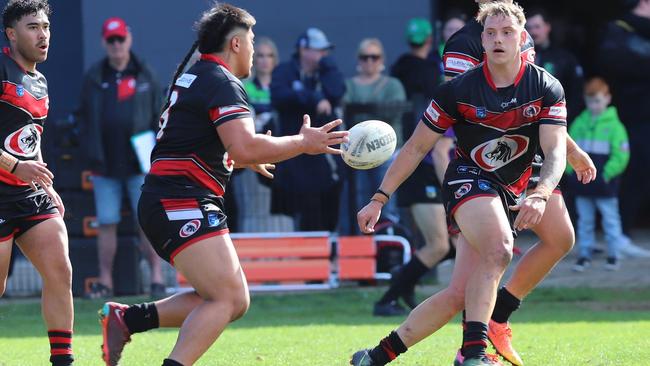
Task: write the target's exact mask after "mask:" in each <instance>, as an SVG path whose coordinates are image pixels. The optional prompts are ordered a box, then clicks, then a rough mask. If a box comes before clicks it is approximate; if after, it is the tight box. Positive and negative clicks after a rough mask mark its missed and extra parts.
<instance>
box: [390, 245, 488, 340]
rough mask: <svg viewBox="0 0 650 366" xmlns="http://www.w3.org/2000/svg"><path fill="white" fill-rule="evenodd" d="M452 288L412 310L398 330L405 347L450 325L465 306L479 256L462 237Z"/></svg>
mask: <svg viewBox="0 0 650 366" xmlns="http://www.w3.org/2000/svg"><path fill="white" fill-rule="evenodd" d="M456 250H457V251H456V262H455V264H454V272H453V274H452V276H451V281H450V282H449V286H448V287H447V288H445V289H444V290H442V291H440V292H438V293H436V294H435V295H433V296H431V297H429V298H428V299H426V300H425V301H423V302H422V303H421V304H420V305H418V307H416V308H415V309H413V311H411V313H410V314H409V316H408V318H407V319H406V320H405V321H404V323H402V325H400V327H399V328H398V329H397V334H399V336H400V339H401V340H402V342H404V345H406V346H407V347H411V346H413V345H414V344H416V343H418V342H420V341H421V340H423V339H424V338H426V337H428V336H429V335H431V334H433V333H435V332H436V331H437V330H438V329H440V328H441V327H442V326H443V325H445V324H447V323H448V322H449V321H450V320H451V319H452V318H453V317H454V316H455V315H456V314H458V312H459V311H461V310H463V307H464V306H465V286H466V284H467V279H468V278H469V276H470V275H471V273H472V270H473V268H474V267H475V266H476V264H477V263H478V261H479V256H478V252H477V251H476V250H474V249H473V248H472V247H471V246H470V245H469V244H468V243H467V241H466V240H465V238H463V236H462V235H460V237H459V240H458V242H457V248H456Z"/></svg>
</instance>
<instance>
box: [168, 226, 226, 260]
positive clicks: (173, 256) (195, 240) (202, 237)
mask: <svg viewBox="0 0 650 366" xmlns="http://www.w3.org/2000/svg"><path fill="white" fill-rule="evenodd" d="M229 232H230V230H228V228H225V229H221V230H217V231H213V232H211V233H206V234H203V235H201V236H197V237H196V238H194V239H191V240H188V241H186V242H185V243H183V245H181V246H179V247H178V248H176V249H174V251H173V252H172V253H171V254H170V255H169V263H171V265H172V266H173V265H174V258H175V257H176V256H177V255H178V254H179V253H180V252H182V251H183V250H185V249H186V248H187V247H189V246H191V245H192V244H196V243H197V242H199V241H201V240H204V239H207V238H211V237H213V236H221V235H225V234H228V233H229Z"/></svg>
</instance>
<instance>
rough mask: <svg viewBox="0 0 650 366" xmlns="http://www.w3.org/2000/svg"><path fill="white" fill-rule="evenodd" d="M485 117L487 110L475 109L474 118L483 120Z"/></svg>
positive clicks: (482, 108) (483, 108)
mask: <svg viewBox="0 0 650 366" xmlns="http://www.w3.org/2000/svg"><path fill="white" fill-rule="evenodd" d="M486 117H487V109H485V107H476V118H480V119H484V118H486Z"/></svg>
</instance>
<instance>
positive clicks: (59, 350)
mask: <svg viewBox="0 0 650 366" xmlns="http://www.w3.org/2000/svg"><path fill="white" fill-rule="evenodd" d="M50 354H51V355H53V356H57V355H71V354H72V349H71V348H55V349H51V350H50Z"/></svg>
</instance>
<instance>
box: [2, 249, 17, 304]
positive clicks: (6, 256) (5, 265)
mask: <svg viewBox="0 0 650 366" xmlns="http://www.w3.org/2000/svg"><path fill="white" fill-rule="evenodd" d="M13 241H14V239H13V238H11V239H9V240H5V241H3V242H0V297H2V295H4V293H5V289H6V287H7V275H8V274H9V262H10V261H11V247H12V246H13Z"/></svg>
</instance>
